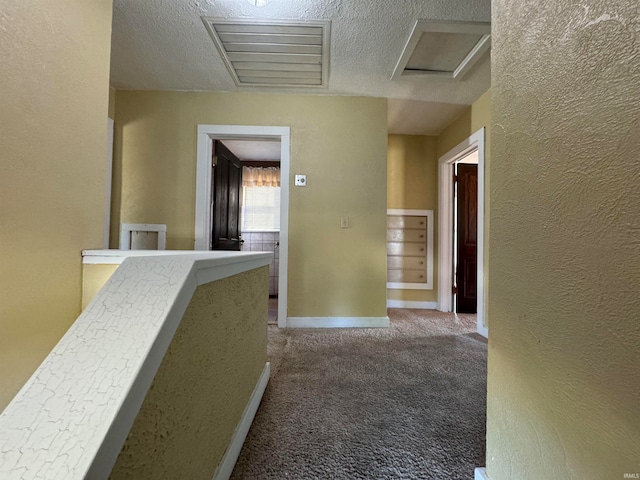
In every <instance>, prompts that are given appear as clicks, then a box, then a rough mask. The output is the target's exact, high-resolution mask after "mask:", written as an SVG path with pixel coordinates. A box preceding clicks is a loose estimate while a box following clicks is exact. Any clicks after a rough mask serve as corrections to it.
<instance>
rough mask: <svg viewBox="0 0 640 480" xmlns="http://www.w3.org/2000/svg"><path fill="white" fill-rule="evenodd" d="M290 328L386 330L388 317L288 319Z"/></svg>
mask: <svg viewBox="0 0 640 480" xmlns="http://www.w3.org/2000/svg"><path fill="white" fill-rule="evenodd" d="M287 327H290V328H388V327H389V317H289V318H287Z"/></svg>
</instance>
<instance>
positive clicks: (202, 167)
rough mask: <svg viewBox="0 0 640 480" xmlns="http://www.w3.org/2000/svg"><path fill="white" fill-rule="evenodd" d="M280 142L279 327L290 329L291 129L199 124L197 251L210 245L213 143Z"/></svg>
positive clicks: (195, 246)
mask: <svg viewBox="0 0 640 480" xmlns="http://www.w3.org/2000/svg"><path fill="white" fill-rule="evenodd" d="M242 137H251V138H277V139H280V178H281V182H280V240H279V241H280V247H279V248H280V260H279V265H280V266H279V271H278V273H279V275H278V326H279V327H280V328H284V327H286V326H287V323H286V322H287V321H286V319H287V294H288V290H287V285H288V274H289V271H288V264H289V168H290V144H291V128H290V127H268V126H267V127H264V126H245V125H198V142H197V159H196V161H197V165H196V200H195V201H196V205H195V211H196V218H195V245H194V249H195V250H209V245H211V210H210V209H211V155H212V148H213V147H212V145H213V144H212V140H213V139H217V140H219V139H224V138H233V139H237V138H242Z"/></svg>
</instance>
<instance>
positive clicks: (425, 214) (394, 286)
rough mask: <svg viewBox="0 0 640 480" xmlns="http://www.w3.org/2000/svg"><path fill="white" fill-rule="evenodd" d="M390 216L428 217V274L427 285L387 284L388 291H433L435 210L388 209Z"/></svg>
mask: <svg viewBox="0 0 640 480" xmlns="http://www.w3.org/2000/svg"><path fill="white" fill-rule="evenodd" d="M389 215H414V216H417V217H427V273H426V277H427V278H426V280H427V281H426V282H425V283H408V282H406V283H405V282H387V290H394V289H397V290H433V264H434V259H433V210H416V209H406V208H388V209H387V216H389Z"/></svg>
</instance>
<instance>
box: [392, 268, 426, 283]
mask: <svg viewBox="0 0 640 480" xmlns="http://www.w3.org/2000/svg"><path fill="white" fill-rule="evenodd" d="M387 281H388V282H402V283H426V282H427V274H426V273H425V272H420V271H418V270H388V271H387Z"/></svg>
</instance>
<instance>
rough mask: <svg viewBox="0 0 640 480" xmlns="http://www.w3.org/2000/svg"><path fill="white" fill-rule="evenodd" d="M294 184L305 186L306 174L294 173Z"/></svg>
mask: <svg viewBox="0 0 640 480" xmlns="http://www.w3.org/2000/svg"><path fill="white" fill-rule="evenodd" d="M295 186H296V187H306V186H307V176H306V175H296V177H295Z"/></svg>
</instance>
